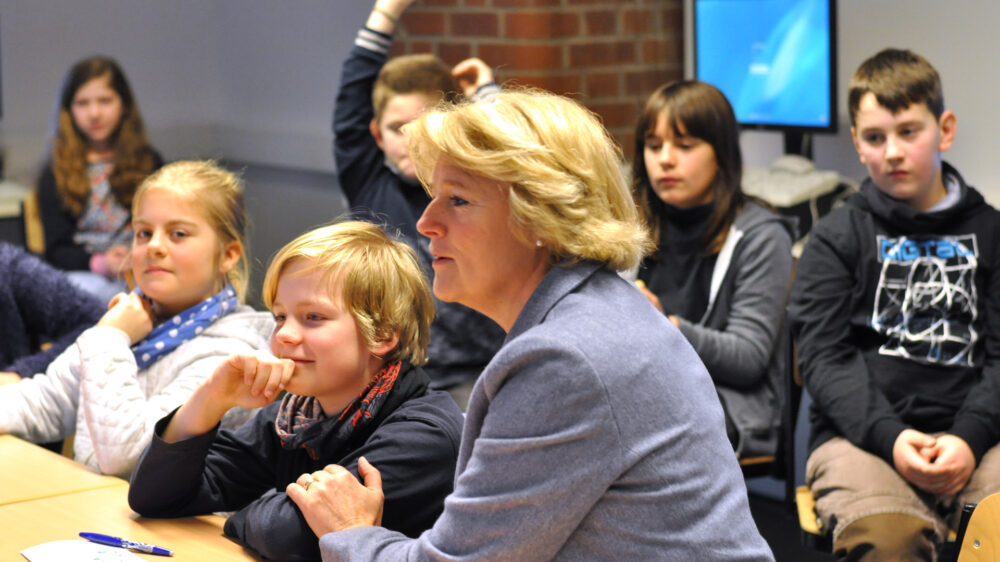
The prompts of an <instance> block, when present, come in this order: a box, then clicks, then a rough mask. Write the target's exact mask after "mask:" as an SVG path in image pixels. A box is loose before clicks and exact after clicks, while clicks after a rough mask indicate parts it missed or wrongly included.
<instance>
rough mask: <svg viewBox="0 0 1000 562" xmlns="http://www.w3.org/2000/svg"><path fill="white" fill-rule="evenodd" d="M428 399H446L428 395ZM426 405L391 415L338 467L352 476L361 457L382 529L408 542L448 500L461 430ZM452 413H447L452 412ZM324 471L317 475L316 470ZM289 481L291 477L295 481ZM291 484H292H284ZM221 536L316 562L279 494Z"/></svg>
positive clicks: (291, 507) (296, 516) (295, 514)
mask: <svg viewBox="0 0 1000 562" xmlns="http://www.w3.org/2000/svg"><path fill="white" fill-rule="evenodd" d="M433 395H435V396H436V397H435V398H432V399H431V400H440V399H441V397H443V398H447V399H448V400H450V398H448V396H447V395H446V394H443V393H433ZM427 398H428V397H424V398H420V399H417V400H416V401H415V403H411V404H410V405H409V407H405V408H402V410H403V411H401V412H396V413H394V414H393V415H391V416H390V417H389V418H388V419H387V420H386V421H385V422H384V423H383V424H382V425H381V426H379V427H378V428H377V429H376V430H375V432H373V433H372V435H371V436H370V437H369V438H368V439H367V440H366V441H365V442H364V443H363V444H362V445H361V446H360V447H357V448H355V449H353V450H352V451H351V452H350V453H348V454H347V456H345V457H344V458H343V459H341V460H340V462H338V463H337V464H339V465H341V466H343V467H344V468H346V469H347V470H349V471H350V472H351V473H352V474H354V475H355V477H358V480H359V481H360V480H361V478H360V477H359V476H358V464H357V463H358V458H360V457H362V456H364V457H365V458H366V459H368V461H369V462H371V463H372V465H373V466H375V468H377V469H378V470H379V471H380V472H381V474H382V490H383V492H384V493H385V508H384V513H383V517H382V526H383V527H386V528H388V529H392V530H396V531H400V532H402V533H404V534H406V535H408V536H411V537H415V536H417V535H419V534H420V533H421V532H422V531H424V530H426V529H428V528H430V527H431V526H432V525H433V523H434V521H435V520H436V519H437V517H438V515H440V513H441V511H442V509H443V508H444V498H445V496H447V495H448V493H450V492H451V489H452V481H453V480H454V477H455V462H456V459H457V456H458V436H459V432H460V425H459V424H458V422H457V421H456V419H455V418H446V417H443V416H441V415H440V414H439V413H437V411H438V409H437V408H436V407H428V408H425V406H428V403H427V402H428V401H427ZM452 408H454V405H452ZM325 466H326V465H325V464H321V465H320V466H317V467H316V470H322V468H323V467H325ZM295 476H296V477H297V476H298V475H295ZM291 481H294V478H292V479H291V480H290V481H289V482H288V483H291ZM225 532H226V534H227V535H229V536H232V537H234V538H236V539H238V540H240V541H241V542H243V543H244V544H246V545H247V546H248V547H249V548H250V549H252V550H254V551H256V552H257V553H259V554H261V555H262V556H264V557H265V558H271V559H281V560H316V559H319V557H320V553H319V539H318V538H317V537H316V535H315V534H314V533H313V532H312V529H310V528H309V525H308V524H307V523H306V521H305V519H304V518H303V517H302V514H301V512H300V511H299V509H298V507H296V506H295V504H294V502H292V500H291V499H289V498H288V495H287V494H286V493H285V490H284V487H281V488H280V489H277V490H276V492H275V493H274V494H269V495H266V496H264V497H262V498H260V499H258V500H255V501H254V502H252V503H251V504H250V505H248V506H247V507H246V508H244V509H242V510H240V511H239V512H237V513H235V514H233V515H232V516H230V517H229V520H228V521H227V522H226V526H225Z"/></svg>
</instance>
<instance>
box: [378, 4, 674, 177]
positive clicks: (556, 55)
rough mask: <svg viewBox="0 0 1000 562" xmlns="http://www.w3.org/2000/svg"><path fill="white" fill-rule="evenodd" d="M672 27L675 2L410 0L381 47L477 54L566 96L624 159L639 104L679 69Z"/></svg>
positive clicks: (455, 58)
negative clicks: (391, 38) (594, 120)
mask: <svg viewBox="0 0 1000 562" xmlns="http://www.w3.org/2000/svg"><path fill="white" fill-rule="evenodd" d="M682 28H683V15H682V7H681V0H417V1H416V2H415V3H414V4H413V5H412V6H411V7H410V8H409V9H408V10H407V12H406V13H405V14H404V15H403V17H402V21H401V24H400V27H399V29H398V31H397V39H396V43H395V44H394V46H393V50H392V53H391V54H393V55H397V54H401V53H416V52H432V53H434V54H436V55H438V56H439V57H441V58H442V59H443V60H444V61H445V62H446V63H448V64H451V65H454V64H456V63H458V62H459V61H461V60H463V59H465V58H468V57H479V58H481V59H483V60H484V61H486V63H487V64H489V65H490V66H492V67H494V74H495V75H496V79H497V81H498V82H499V83H501V84H510V83H515V84H524V85H530V86H535V87H540V88H545V89H547V90H550V91H553V92H556V93H559V94H564V95H569V96H572V97H575V98H577V99H578V100H580V101H581V102H583V103H584V104H586V105H587V107H589V108H590V109H591V110H593V111H595V112H596V113H597V114H598V115H600V116H601V118H602V119H603V120H604V124H605V126H606V127H607V128H608V130H609V131H610V132H611V133H612V135H614V137H615V138H616V139H618V142H619V143H620V144H621V145H622V148H623V149H624V150H625V153H626V156H629V157H631V152H632V129H633V127H634V126H635V119H636V116H637V115H638V111H639V110H640V109H641V107H642V103H643V102H644V101H645V99H646V97H647V96H648V95H649V93H650V92H652V90H653V89H654V88H655V87H656V86H658V85H660V84H662V83H663V82H666V81H669V80H675V79H678V78H681V77H682V75H683V57H682V52H681V49H682V44H683V43H682Z"/></svg>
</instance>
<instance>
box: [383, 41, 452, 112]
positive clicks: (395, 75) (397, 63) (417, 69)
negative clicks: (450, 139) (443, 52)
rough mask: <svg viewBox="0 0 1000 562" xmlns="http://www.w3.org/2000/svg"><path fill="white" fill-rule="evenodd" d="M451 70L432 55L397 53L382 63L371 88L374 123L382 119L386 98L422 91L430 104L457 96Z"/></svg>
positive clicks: (387, 99)
mask: <svg viewBox="0 0 1000 562" xmlns="http://www.w3.org/2000/svg"><path fill="white" fill-rule="evenodd" d="M457 92H458V88H457V87H456V86H455V78H454V77H453V76H452V75H451V69H450V68H449V67H448V66H447V65H446V64H444V62H443V61H442V60H441V59H439V58H437V57H436V56H434V55H430V54H420V55H401V56H398V57H394V58H392V59H390V60H389V62H387V63H385V66H383V67H382V70H380V71H379V73H378V77H377V78H376V79H375V85H374V86H373V87H372V108H373V109H374V110H375V122H376V123H381V122H382V112H383V111H384V110H385V106H386V104H388V103H389V100H390V99H392V98H394V97H396V96H401V95H404V94H423V95H424V96H426V97H427V99H428V100H429V101H430V102H431V103H435V102H438V101H440V100H445V101H449V102H450V101H454V100H455V99H456V96H457V95H458V93H457Z"/></svg>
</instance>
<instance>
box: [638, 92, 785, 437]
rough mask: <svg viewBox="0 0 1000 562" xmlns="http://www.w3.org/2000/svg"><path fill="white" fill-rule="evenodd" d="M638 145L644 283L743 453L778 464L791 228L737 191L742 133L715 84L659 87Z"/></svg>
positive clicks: (641, 277)
mask: <svg viewBox="0 0 1000 562" xmlns="http://www.w3.org/2000/svg"><path fill="white" fill-rule="evenodd" d="M635 142H636V144H635V158H634V161H633V178H634V183H633V192H634V196H635V199H636V203H637V205H638V206H639V209H640V213H641V214H642V216H643V218H644V219H645V221H646V224H647V226H648V228H649V230H650V232H651V236H652V238H653V241H654V242H655V243H656V251H655V252H653V253H652V254H651V255H650V256H648V257H646V258H645V259H643V261H642V263H641V264H640V267H639V273H638V280H637V282H636V284H637V285H638V286H639V287H640V289H641V290H642V291H643V293H644V294H645V295H646V297H647V298H648V299H649V300H650V302H652V303H653V305H654V306H655V307H656V308H657V309H658V310H660V311H661V312H663V313H664V314H666V315H667V317H668V318H669V319H670V321H671V322H673V324H674V325H675V326H677V327H678V328H680V330H681V332H682V333H683V334H684V336H685V337H686V338H687V340H688V341H689V342H690V343H691V345H692V347H694V349H695V351H697V352H698V355H699V356H700V357H701V360H702V361H703V362H704V363H705V366H706V367H707V368H708V371H709V373H710V374H711V376H712V379H713V381H714V382H715V386H716V390H717V391H718V394H719V399H720V400H721V401H722V406H723V410H724V411H725V413H726V432H727V434H728V436H729V439H730V441H731V442H732V444H733V448H734V449H735V450H736V452H737V454H738V455H739V456H740V457H748V456H758V455H773V454H774V452H775V449H776V447H777V437H778V434H779V422H780V419H781V415H780V413H781V406H782V404H781V395H780V392H779V391H780V389H781V388H782V386H781V377H782V372H783V370H784V357H785V354H784V353H783V350H784V347H783V340H782V338H780V337H779V334H780V333H781V330H782V321H783V319H784V308H785V302H786V298H787V290H788V285H789V282H790V281H791V274H792V254H791V246H792V239H793V237H794V227H793V226H792V225H791V223H790V222H789V221H788V220H786V219H782V218H781V217H779V216H778V215H777V214H775V213H774V212H772V211H771V210H769V209H768V208H767V206H766V204H763V203H761V202H760V201H757V200H755V199H754V198H752V197H750V196H748V195H746V194H744V193H743V191H742V189H741V188H740V181H741V179H742V174H743V159H742V156H741V154H740V146H739V128H738V125H737V122H736V117H735V115H734V113H733V109H732V106H731V105H730V104H729V101H728V100H727V99H726V97H725V95H723V93H722V92H720V91H719V90H718V89H716V88H715V87H714V86H711V85H709V84H706V83H704V82H698V81H681V82H673V83H670V84H666V85H664V86H661V87H660V88H658V89H657V90H656V91H655V92H653V94H652V95H651V96H650V97H649V99H648V100H647V101H646V106H645V109H644V110H643V113H642V115H641V116H640V118H639V123H638V125H637V126H636V130H635Z"/></svg>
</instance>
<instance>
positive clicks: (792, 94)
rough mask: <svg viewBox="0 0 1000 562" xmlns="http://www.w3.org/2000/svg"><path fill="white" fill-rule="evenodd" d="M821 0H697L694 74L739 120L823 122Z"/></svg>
mask: <svg viewBox="0 0 1000 562" xmlns="http://www.w3.org/2000/svg"><path fill="white" fill-rule="evenodd" d="M828 10H829V7H828V0H697V2H696V14H695V23H696V29H695V38H696V45H695V53H696V55H695V57H696V74H697V77H698V79H699V80H703V81H705V82H708V83H710V84H713V85H715V86H716V87H718V88H719V89H720V90H722V91H723V93H725V94H726V97H728V98H729V101H730V103H732V104H733V109H734V110H735V111H736V118H737V120H738V121H739V122H740V123H744V124H767V125H794V126H805V127H825V126H828V125H830V80H831V77H830V56H831V54H830V25H829V11H828Z"/></svg>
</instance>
